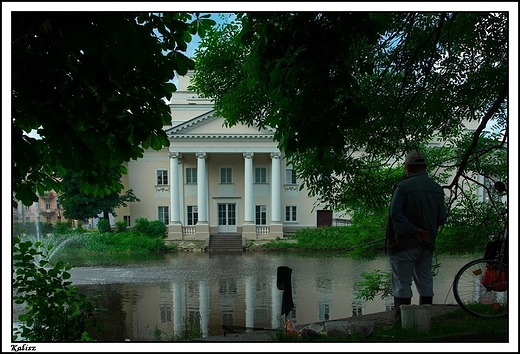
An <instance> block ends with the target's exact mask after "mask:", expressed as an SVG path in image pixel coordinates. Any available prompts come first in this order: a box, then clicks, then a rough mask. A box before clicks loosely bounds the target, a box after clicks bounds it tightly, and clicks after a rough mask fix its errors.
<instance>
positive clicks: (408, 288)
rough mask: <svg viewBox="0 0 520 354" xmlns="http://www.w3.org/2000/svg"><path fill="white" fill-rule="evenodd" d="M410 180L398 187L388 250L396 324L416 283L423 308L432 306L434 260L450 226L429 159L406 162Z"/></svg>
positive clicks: (416, 154)
mask: <svg viewBox="0 0 520 354" xmlns="http://www.w3.org/2000/svg"><path fill="white" fill-rule="evenodd" d="M404 169H405V172H406V177H405V178H404V179H402V180H401V181H399V182H397V183H396V184H395V186H394V192H393V195H392V201H391V204H390V215H389V218H388V225H387V232H386V240H385V249H386V252H387V253H389V255H390V268H391V271H392V292H393V295H394V308H395V309H394V324H396V325H400V324H401V310H400V308H399V306H400V305H409V304H411V302H412V279H413V281H414V282H415V285H416V287H417V291H418V292H419V296H420V297H419V305H425V304H432V301H433V276H432V259H433V251H434V249H435V239H436V237H437V231H438V228H439V226H440V225H443V224H444V223H445V222H446V207H445V205H444V191H443V190H442V187H441V186H440V185H439V184H438V183H437V182H435V181H434V180H432V179H431V178H430V177H429V176H428V173H427V172H426V156H424V154H423V153H422V152H420V151H418V150H415V151H412V152H411V153H409V154H408V155H407V156H406V159H405V161H404Z"/></svg>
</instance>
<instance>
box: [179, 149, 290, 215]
mask: <svg viewBox="0 0 520 354" xmlns="http://www.w3.org/2000/svg"><path fill="white" fill-rule="evenodd" d="M180 156H181V155H180V153H178V152H170V153H169V157H170V171H171V188H170V190H171V193H170V204H171V222H172V223H173V224H180V223H181V222H180V200H181V198H180V197H181V193H180V180H179V158H180ZM195 156H196V157H197V204H198V223H197V224H201V225H203V224H208V195H207V191H208V186H207V183H206V181H207V178H206V156H207V155H206V153H205V152H197V153H196V154H195ZM243 156H244V160H245V162H244V186H245V188H244V205H245V213H244V224H254V223H255V213H254V197H253V177H254V175H253V157H254V153H253V152H245V153H243ZM270 156H271V223H273V224H276V223H281V221H282V219H281V198H280V195H281V189H280V188H281V183H280V178H281V175H280V173H281V171H280V170H281V161H280V157H281V154H280V153H279V152H273V153H271V155H270Z"/></svg>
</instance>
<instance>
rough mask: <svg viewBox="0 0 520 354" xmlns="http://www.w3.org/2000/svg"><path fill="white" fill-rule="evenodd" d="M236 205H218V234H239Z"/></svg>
mask: <svg viewBox="0 0 520 354" xmlns="http://www.w3.org/2000/svg"><path fill="white" fill-rule="evenodd" d="M236 219H237V214H236V204H232V203H229V204H228V203H223V204H218V232H219V233H236V232H237V221H236Z"/></svg>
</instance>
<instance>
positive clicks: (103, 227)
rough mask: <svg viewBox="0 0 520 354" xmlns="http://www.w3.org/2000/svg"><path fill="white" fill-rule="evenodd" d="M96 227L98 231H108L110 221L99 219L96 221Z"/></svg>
mask: <svg viewBox="0 0 520 354" xmlns="http://www.w3.org/2000/svg"><path fill="white" fill-rule="evenodd" d="M97 228H98V230H99V232H110V221H108V220H107V219H101V220H99V221H98V224H97Z"/></svg>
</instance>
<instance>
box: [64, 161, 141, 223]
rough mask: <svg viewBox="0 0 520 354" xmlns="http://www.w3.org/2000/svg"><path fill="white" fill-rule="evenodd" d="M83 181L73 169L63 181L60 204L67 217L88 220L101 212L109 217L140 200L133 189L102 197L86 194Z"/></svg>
mask: <svg viewBox="0 0 520 354" xmlns="http://www.w3.org/2000/svg"><path fill="white" fill-rule="evenodd" d="M119 178H121V175H119ZM114 179H117V177H114ZM82 183H83V182H82V177H81V175H80V174H79V173H76V172H73V171H67V173H66V174H65V175H64V177H63V179H62V181H61V188H62V190H61V193H60V204H61V206H62V207H63V216H64V217H66V218H67V219H70V220H86V219H89V218H95V217H99V215H100V214H103V218H104V219H108V218H109V214H112V215H114V216H117V214H116V212H115V210H116V209H117V208H120V207H126V206H127V203H132V202H139V201H140V200H139V198H137V197H136V196H135V195H134V191H133V190H132V189H129V190H127V191H125V192H124V193H121V194H119V193H117V192H111V193H109V194H107V195H104V196H102V197H101V196H93V195H91V194H85V193H83V192H82V191H81V184H82Z"/></svg>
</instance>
